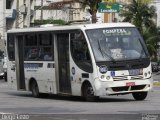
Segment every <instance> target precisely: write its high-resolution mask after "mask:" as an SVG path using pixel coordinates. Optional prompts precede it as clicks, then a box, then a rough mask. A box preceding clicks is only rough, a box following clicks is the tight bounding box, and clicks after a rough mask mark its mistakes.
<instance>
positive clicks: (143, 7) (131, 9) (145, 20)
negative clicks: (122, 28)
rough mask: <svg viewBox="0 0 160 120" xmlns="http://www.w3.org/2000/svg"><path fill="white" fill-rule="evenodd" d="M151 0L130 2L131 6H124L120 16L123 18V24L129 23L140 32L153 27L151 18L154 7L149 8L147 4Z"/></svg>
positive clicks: (153, 14)
mask: <svg viewBox="0 0 160 120" xmlns="http://www.w3.org/2000/svg"><path fill="white" fill-rule="evenodd" d="M150 1H151V0H142V1H141V0H132V1H131V4H129V5H124V9H123V10H122V11H121V13H120V16H122V17H124V20H123V21H124V22H131V23H133V24H134V25H135V26H137V27H138V29H139V30H140V32H141V33H142V32H143V28H147V27H151V25H154V22H153V18H154V16H155V11H156V9H155V7H154V6H149V5H148V4H147V3H148V2H150Z"/></svg>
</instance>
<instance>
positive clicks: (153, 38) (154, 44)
mask: <svg viewBox="0 0 160 120" xmlns="http://www.w3.org/2000/svg"><path fill="white" fill-rule="evenodd" d="M143 38H144V39H145V42H146V45H147V48H148V50H149V53H150V55H151V57H152V58H153V59H154V60H156V61H157V60H158V58H157V52H158V48H159V45H158V43H159V42H160V31H159V28H157V27H156V25H154V26H152V27H151V28H147V29H146V30H145V31H144V33H143Z"/></svg>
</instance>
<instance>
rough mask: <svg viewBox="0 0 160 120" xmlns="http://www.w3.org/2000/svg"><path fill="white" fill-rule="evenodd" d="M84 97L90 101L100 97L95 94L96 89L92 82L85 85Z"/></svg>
mask: <svg viewBox="0 0 160 120" xmlns="http://www.w3.org/2000/svg"><path fill="white" fill-rule="evenodd" d="M83 97H84V99H85V100H86V101H88V102H94V101H96V100H98V97H96V96H94V90H93V88H92V86H91V85H90V84H85V85H84V86H83Z"/></svg>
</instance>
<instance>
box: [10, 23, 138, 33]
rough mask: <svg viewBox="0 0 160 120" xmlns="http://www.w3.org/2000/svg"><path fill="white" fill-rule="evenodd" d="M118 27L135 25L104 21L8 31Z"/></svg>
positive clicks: (11, 31)
mask: <svg viewBox="0 0 160 120" xmlns="http://www.w3.org/2000/svg"><path fill="white" fill-rule="evenodd" d="M116 27H135V26H134V25H132V24H131V23H124V22H122V23H103V24H80V25H66V26H48V25H46V27H45V25H43V27H30V28H19V29H12V30H8V31H7V33H23V32H36V31H56V30H75V29H82V30H86V29H95V28H116Z"/></svg>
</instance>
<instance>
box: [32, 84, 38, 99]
mask: <svg viewBox="0 0 160 120" xmlns="http://www.w3.org/2000/svg"><path fill="white" fill-rule="evenodd" d="M31 91H32V96H33V97H36V98H38V97H40V93H39V88H38V84H37V82H36V81H33V82H32V83H31Z"/></svg>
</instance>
